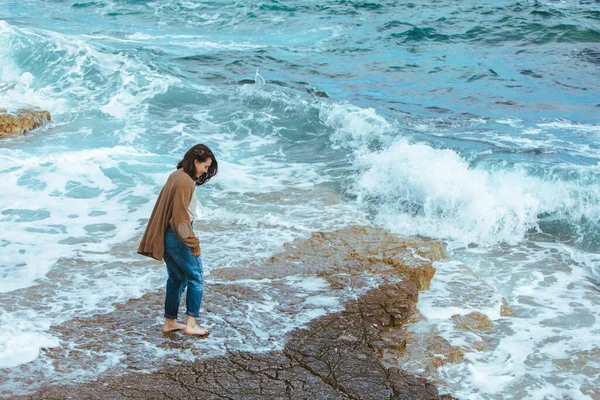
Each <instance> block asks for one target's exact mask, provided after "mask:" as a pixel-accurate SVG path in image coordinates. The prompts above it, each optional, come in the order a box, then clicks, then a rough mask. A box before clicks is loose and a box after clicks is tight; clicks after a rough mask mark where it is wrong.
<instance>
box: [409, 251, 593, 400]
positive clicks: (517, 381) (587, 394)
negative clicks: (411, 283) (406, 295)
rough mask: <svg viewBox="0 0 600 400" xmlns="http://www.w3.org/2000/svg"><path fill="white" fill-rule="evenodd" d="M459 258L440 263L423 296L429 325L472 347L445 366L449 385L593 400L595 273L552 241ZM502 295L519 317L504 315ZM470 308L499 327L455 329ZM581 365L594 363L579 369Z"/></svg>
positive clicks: (504, 394) (484, 393) (492, 394)
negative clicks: (454, 320)
mask: <svg viewBox="0 0 600 400" xmlns="http://www.w3.org/2000/svg"><path fill="white" fill-rule="evenodd" d="M452 255H453V257H455V258H458V259H461V260H463V261H464V263H462V262H460V261H456V260H455V261H449V262H446V261H444V262H438V263H436V265H435V266H436V269H437V273H436V277H435V279H434V280H433V281H432V286H431V290H430V291H426V292H423V293H421V294H420V296H419V308H420V310H421V312H422V313H423V315H424V316H425V317H426V318H428V320H429V323H430V324H433V325H435V326H436V327H437V329H438V330H440V331H441V332H442V334H443V336H444V337H446V339H448V340H449V341H450V342H451V344H453V345H455V346H462V347H464V348H465V349H467V351H468V352H466V353H465V360H466V364H465V363H459V364H446V365H445V366H443V367H442V368H440V370H439V372H440V373H441V375H442V377H443V378H442V379H443V380H446V381H448V382H449V386H448V389H449V390H450V391H451V392H452V393H453V394H454V395H455V396H458V397H461V398H469V399H471V398H473V399H476V398H480V396H481V397H483V398H488V399H518V398H523V397H528V398H540V399H542V398H549V397H548V396H551V397H550V398H563V397H564V396H567V397H568V398H573V399H591V398H593V395H592V394H591V393H592V392H591V391H590V389H591V388H592V387H593V386H594V382H597V380H598V378H600V365H599V364H598V363H597V362H595V361H594V360H595V358H596V357H597V356H596V355H597V353H598V351H600V349H599V348H598V345H597V343H596V341H595V340H594V339H593V338H594V337H595V336H596V335H597V334H598V333H600V315H599V314H598V309H597V307H596V306H595V305H596V304H597V303H598V302H599V301H600V297H599V296H600V294H599V292H598V291H597V289H596V290H594V288H592V287H591V286H588V281H587V277H589V276H590V274H591V272H590V271H589V270H586V269H585V268H581V267H580V266H578V265H574V264H569V256H568V253H566V252H565V251H564V249H563V247H562V246H561V245H560V244H555V243H549V242H535V243H530V244H526V243H523V244H519V245H516V246H514V247H506V246H503V247H498V248H496V249H494V250H491V251H488V252H486V253H481V252H476V251H470V250H469V249H465V250H460V251H456V252H454V253H453V254H452ZM590 256H591V255H590ZM596 257H597V255H596ZM503 297H505V298H507V299H508V301H509V303H510V305H511V306H512V307H513V309H514V310H515V312H516V316H515V317H502V316H501V315H500V314H499V310H500V305H501V299H502V298H503ZM471 311H479V312H482V313H484V314H486V315H487V316H488V317H490V318H491V319H492V320H493V321H494V324H495V326H494V328H492V329H491V330H487V331H486V330H483V331H473V332H470V331H461V330H458V329H455V327H454V326H453V324H452V321H451V320H450V319H449V317H450V316H451V315H452V314H453V313H455V312H456V314H465V313H467V312H471ZM477 342H480V343H481V342H483V343H486V345H485V346H483V348H484V350H479V351H477V350H474V349H473V348H474V347H475V344H476V343H477ZM479 348H481V347H479ZM575 364H581V365H588V366H589V368H586V369H582V370H579V372H575V371H574V370H573V369H572V366H573V365H575ZM465 366H466V368H465ZM474 393H478V395H475V394H474ZM531 396H533V397H531ZM552 396H554V397H552Z"/></svg>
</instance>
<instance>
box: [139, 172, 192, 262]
mask: <svg viewBox="0 0 600 400" xmlns="http://www.w3.org/2000/svg"><path fill="white" fill-rule="evenodd" d="M195 187H196V185H195V183H194V180H193V179H192V178H191V177H190V176H189V175H188V174H186V173H185V171H184V170H183V168H182V169H178V170H177V171H175V172H173V173H172V174H171V175H169V179H167V183H165V186H164V187H163V189H162V190H161V192H160V194H159V195H158V199H157V200H156V204H155V205H154V210H152V215H151V216H150V220H148V225H147V226H146V231H145V232H144V237H142V242H141V243H140V247H139V248H138V253H139V254H142V255H144V256H148V257H152V258H155V259H157V260H159V261H162V258H163V254H164V253H165V233H166V232H167V229H168V228H169V226H170V227H171V229H173V232H175V233H176V234H177V236H178V237H179V240H181V241H182V242H183V244H185V245H186V246H188V247H189V248H191V249H192V251H193V250H198V251H200V241H199V240H198V238H197V237H196V236H195V235H194V231H193V230H192V227H191V221H190V215H189V214H188V206H189V204H190V201H191V200H192V195H193V194H194V189H195Z"/></svg>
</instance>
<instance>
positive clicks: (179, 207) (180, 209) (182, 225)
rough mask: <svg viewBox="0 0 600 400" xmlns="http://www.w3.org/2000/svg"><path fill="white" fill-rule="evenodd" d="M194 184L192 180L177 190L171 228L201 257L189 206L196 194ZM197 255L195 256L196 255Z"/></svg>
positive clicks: (178, 186) (179, 186)
mask: <svg viewBox="0 0 600 400" xmlns="http://www.w3.org/2000/svg"><path fill="white" fill-rule="evenodd" d="M194 188H195V186H194V182H193V181H191V180H190V182H189V184H188V182H185V184H183V183H182V184H180V185H177V188H176V189H175V197H174V198H173V214H172V216H171V221H169V223H170V224H171V227H172V228H173V230H174V231H175V233H176V234H177V236H178V237H179V240H181V241H182V242H183V244H185V245H186V246H187V247H189V248H191V249H192V254H194V253H196V254H197V255H200V241H199V240H198V238H197V237H196V235H194V230H193V229H192V226H191V225H192V221H190V215H189V213H188V206H189V205H190V201H191V200H192V195H193V194H194ZM196 254H195V255H196Z"/></svg>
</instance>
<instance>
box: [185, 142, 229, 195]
mask: <svg viewBox="0 0 600 400" xmlns="http://www.w3.org/2000/svg"><path fill="white" fill-rule="evenodd" d="M209 157H210V158H212V163H211V164H210V167H208V172H205V173H204V174H202V175H200V178H198V179H196V163H195V162H194V161H196V160H197V161H198V162H204V161H206V160H207V159H208V158H209ZM181 168H183V170H184V171H185V173H186V174H188V175H189V176H190V177H191V178H192V179H193V180H194V181H196V186H202V185H204V184H205V183H206V182H208V181H209V180H210V178H212V177H213V176H215V175H216V174H217V172H218V171H219V164H218V163H217V159H216V158H215V155H214V154H213V152H212V150H211V149H209V148H208V147H206V146H205V145H203V144H197V145H195V146H194V147H192V148H191V149H189V150H188V151H187V153H185V156H183V160H181V161H179V164H177V169H181Z"/></svg>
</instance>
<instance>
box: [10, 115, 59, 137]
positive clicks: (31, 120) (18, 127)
mask: <svg viewBox="0 0 600 400" xmlns="http://www.w3.org/2000/svg"><path fill="white" fill-rule="evenodd" d="M50 120H51V117H50V113H49V112H48V111H44V110H36V109H20V110H17V113H16V115H13V114H9V113H8V112H7V111H6V110H0V138H2V137H5V136H19V135H24V134H25V133H27V132H29V131H31V130H33V129H36V128H39V127H40V126H42V125H43V124H45V123H47V122H49V121H50Z"/></svg>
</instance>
